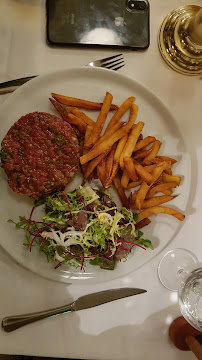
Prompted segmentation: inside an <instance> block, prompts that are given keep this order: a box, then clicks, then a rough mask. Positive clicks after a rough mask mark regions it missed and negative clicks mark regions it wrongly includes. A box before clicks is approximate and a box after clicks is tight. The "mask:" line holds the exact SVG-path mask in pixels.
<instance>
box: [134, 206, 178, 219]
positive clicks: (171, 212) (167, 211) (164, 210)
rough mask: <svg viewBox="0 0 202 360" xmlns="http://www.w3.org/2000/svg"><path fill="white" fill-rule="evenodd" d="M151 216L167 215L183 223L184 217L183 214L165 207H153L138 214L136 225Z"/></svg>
mask: <svg viewBox="0 0 202 360" xmlns="http://www.w3.org/2000/svg"><path fill="white" fill-rule="evenodd" d="M153 214H168V215H172V216H174V217H175V218H176V219H178V220H180V221H183V220H184V218H185V216H184V215H183V214H181V213H180V212H179V211H177V210H174V209H171V208H169V207H165V206H153V207H150V208H148V209H144V210H142V211H141V212H140V213H139V214H138V219H137V221H136V223H139V222H140V221H141V220H143V219H144V218H146V217H149V216H150V215H153Z"/></svg>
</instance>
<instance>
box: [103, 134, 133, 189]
mask: <svg viewBox="0 0 202 360" xmlns="http://www.w3.org/2000/svg"><path fill="white" fill-rule="evenodd" d="M109 131H110V130H109ZM127 139H128V135H125V136H124V137H122V138H121V139H120V140H119V142H118V144H117V148H116V151H115V154H114V162H113V168H112V172H111V175H110V176H108V178H107V181H106V184H111V182H112V180H113V178H114V176H115V175H116V174H117V172H118V168H119V161H120V156H121V153H122V151H123V148H124V146H125V144H126V142H127Z"/></svg>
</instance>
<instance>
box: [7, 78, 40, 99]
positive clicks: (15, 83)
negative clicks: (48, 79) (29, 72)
mask: <svg viewBox="0 0 202 360" xmlns="http://www.w3.org/2000/svg"><path fill="white" fill-rule="evenodd" d="M36 76H38V75H35V76H28V77H24V78H20V79H15V80H10V81H6V82H3V83H0V95H1V94H7V93H10V92H13V91H15V90H16V89H18V88H19V87H20V86H21V85H23V84H25V83H26V82H27V81H29V80H31V79H34V78H35V77H36Z"/></svg>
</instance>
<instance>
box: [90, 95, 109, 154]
mask: <svg viewBox="0 0 202 360" xmlns="http://www.w3.org/2000/svg"><path fill="white" fill-rule="evenodd" d="M112 99H113V97H112V95H111V94H110V93H109V92H107V93H106V95H105V98H104V102H103V105H102V108H101V110H100V113H99V116H98V118H97V121H96V123H95V125H94V127H93V131H92V133H91V136H90V138H89V139H88V141H87V142H86V144H85V147H86V148H87V149H90V148H91V147H92V146H93V145H94V144H95V143H96V141H97V140H98V139H99V137H100V134H101V132H102V129H103V127H104V124H105V121H106V118H107V115H108V112H109V110H110V106H111V103H112Z"/></svg>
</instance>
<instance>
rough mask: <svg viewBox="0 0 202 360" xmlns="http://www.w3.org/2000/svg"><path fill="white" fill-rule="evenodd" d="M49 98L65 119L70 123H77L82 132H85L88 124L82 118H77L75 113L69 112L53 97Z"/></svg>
mask: <svg viewBox="0 0 202 360" xmlns="http://www.w3.org/2000/svg"><path fill="white" fill-rule="evenodd" d="M49 100H50V102H51V103H52V104H53V106H54V107H55V109H56V110H57V111H58V112H59V114H60V115H61V117H62V118H63V120H65V121H67V122H68V123H70V124H72V125H75V126H76V127H77V128H78V130H79V131H80V132H81V133H82V134H85V132H86V127H87V125H86V123H85V122H84V121H83V120H82V119H79V118H77V117H76V116H75V115H73V114H69V113H68V112H67V111H66V110H65V108H64V107H63V106H62V105H61V104H60V103H59V102H57V101H56V100H53V99H51V98H49Z"/></svg>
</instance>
